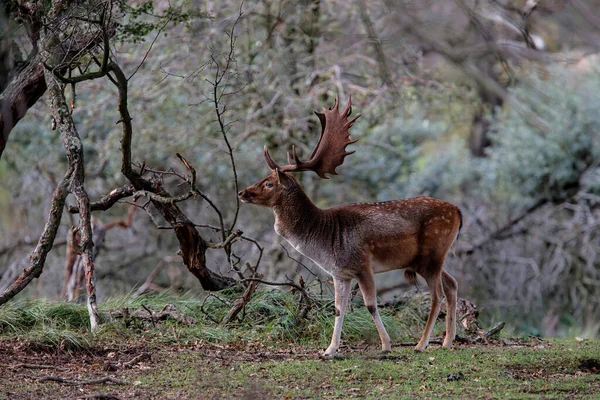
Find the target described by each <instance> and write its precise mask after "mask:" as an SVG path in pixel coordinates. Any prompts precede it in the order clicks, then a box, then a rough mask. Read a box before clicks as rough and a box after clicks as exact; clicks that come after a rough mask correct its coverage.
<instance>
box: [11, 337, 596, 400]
mask: <svg viewBox="0 0 600 400" xmlns="http://www.w3.org/2000/svg"><path fill="white" fill-rule="evenodd" d="M519 346H521V348H522V349H523V350H525V348H527V349H529V351H532V352H533V349H534V346H537V345H536V344H535V343H533V344H531V343H529V344H524V343H516V342H513V343H512V344H511V345H509V346H507V345H506V343H504V344H500V343H498V344H487V345H485V346H480V347H479V348H480V349H483V348H484V347H485V351H486V352H487V353H482V355H487V356H489V355H490V354H491V355H493V356H495V351H496V350H497V354H499V355H501V354H502V353H503V352H506V351H507V349H512V350H515V349H516V348H519ZM543 346H544V345H543ZM473 347H475V346H469V347H462V348H461V347H459V348H458V349H457V352H456V353H454V354H450V355H451V356H452V357H455V358H460V359H462V360H464V362H465V364H464V365H463V367H462V370H463V371H464V372H465V375H467V376H468V375H469V374H470V376H469V378H470V379H471V381H472V383H473V384H475V386H473V390H480V391H479V392H474V393H471V394H472V396H467V397H476V398H496V396H495V395H494V394H490V393H489V391H487V390H486V388H483V387H478V386H482V385H481V384H478V383H477V382H479V380H484V379H485V378H484V377H483V374H482V376H481V378H480V377H476V376H474V374H476V373H477V372H476V371H477V368H478V367H477V365H478V364H479V363H480V361H476V360H475V359H473V357H481V356H482V355H480V354H478V353H476V351H477V349H476V348H475V349H474V348H473ZM490 347H491V349H490ZM538 347H539V346H538ZM548 347H553V346H552V345H548ZM342 350H343V353H344V355H345V357H346V360H344V359H343V358H342V360H341V361H339V362H335V363H333V364H329V363H328V362H327V361H320V360H319V354H320V353H321V349H318V348H313V347H299V346H292V345H290V344H288V345H286V346H278V347H272V346H265V345H263V344H261V343H245V344H243V345H242V344H240V345H237V344H225V345H220V344H214V343H207V342H203V341H199V342H196V343H190V344H187V345H178V344H167V345H164V344H163V345H157V344H152V345H147V344H144V343H136V344H131V343H130V344H124V345H118V344H113V345H107V346H105V347H97V348H93V349H92V350H86V351H76V352H73V351H64V350H56V349H48V348H43V347H35V346H33V345H32V344H31V343H28V342H21V341H19V340H8V341H6V340H5V341H0V399H130V398H136V399H187V398H191V399H198V398H202V399H221V398H242V399H265V398H347V397H356V398H363V397H371V398H383V397H385V398H396V397H394V396H381V397H380V396H377V395H375V396H373V393H372V391H368V390H371V389H372V388H375V387H381V388H382V389H381V390H382V391H383V390H384V389H386V388H387V389H386V390H392V389H393V388H394V387H397V386H398V387H399V386H400V385H406V384H407V382H406V379H405V378H403V377H402V376H398V375H396V376H397V381H396V382H392V378H390V377H388V375H387V374H388V373H389V372H388V371H385V372H383V373H384V375H382V376H381V377H378V376H376V374H377V372H375V375H373V374H374V371H375V369H376V368H377V367H378V366H381V365H383V364H384V363H387V364H386V365H389V366H390V367H395V366H397V365H401V364H402V365H407V366H408V365H410V362H411V361H412V362H413V364H415V363H414V361H415V360H416V359H417V358H418V360H416V361H418V363H416V365H418V366H419V368H429V370H427V371H428V372H427V373H425V375H423V374H421V375H422V376H423V377H424V376H426V375H427V374H429V375H435V374H436V373H438V372H439V373H438V375H439V374H440V373H441V374H442V375H440V377H441V378H440V377H438V378H437V379H438V380H437V381H434V383H435V384H437V382H440V379H441V381H444V382H445V383H444V384H445V385H447V387H446V389H445V390H446V392H445V396H448V395H450V397H452V393H453V392H452V390H455V389H453V387H452V386H451V385H454V384H459V383H460V382H452V383H450V381H451V380H456V381H459V380H463V374H462V372H461V373H459V374H454V375H452V374H450V375H448V377H446V375H447V374H446V372H442V371H438V372H436V371H435V368H436V364H437V361H432V360H434V359H436V358H437V359H438V360H439V361H442V358H443V357H445V355H446V354H448V353H447V352H446V353H444V352H436V351H435V350H433V351H431V352H429V353H427V352H426V353H427V354H425V353H421V354H420V355H416V356H413V355H412V354H415V353H414V352H409V351H408V350H407V351H406V352H405V351H403V350H399V351H398V352H396V351H394V352H393V353H392V354H390V355H374V354H377V353H376V351H375V350H376V349H374V348H373V346H368V345H364V346H361V345H358V346H354V347H352V348H350V347H345V348H343V349H342ZM554 350H556V348H555V349H554ZM566 350H567V351H568V349H566ZM474 351H475V352H474ZM561 351H562V350H561ZM398 353H400V354H398ZM405 353H406V354H405ZM533 354H534V358H533V359H531V363H523V364H515V365H510V366H506V368H503V370H501V371H498V374H499V375H503V376H504V378H503V379H507V380H509V381H510V382H513V383H509V384H510V385H513V384H514V385H521V384H523V385H525V386H524V390H526V391H527V393H529V395H531V396H533V397H536V396H538V395H541V396H545V395H548V394H552V395H551V396H550V397H551V398H555V396H554V394H555V393H560V394H562V395H564V396H565V398H574V397H577V398H594V397H593V393H592V392H588V391H587V389H586V387H590V386H589V382H591V383H592V386H593V387H594V388H596V389H600V374H599V373H600V364H599V362H598V360H597V358H594V359H590V360H586V361H585V362H581V363H580V365H579V366H577V364H573V360H571V361H570V364H569V365H567V363H566V361H565V364H561V363H562V361H561V358H560V357H559V358H557V359H556V358H554V359H550V357H546V356H545V355H543V354H540V357H537V356H535V353H533ZM596 354H597V352H596V351H595V350H594V351H593V355H596ZM599 354H600V353H599ZM545 357H546V358H545ZM376 358H377V360H376V361H373V360H374V359H376ZM382 360H384V361H382ZM481 361H483V359H482V360H481ZM577 362H579V361H577ZM369 363H371V364H369ZM374 363H378V364H374ZM555 364H556V365H555ZM282 365H287V366H289V368H291V370H290V372H289V375H285V376H277V375H276V374H278V373H281V372H277V371H280V370H278V368H280V367H281V366H282ZM359 365H360V366H359ZM363 365H366V367H365V369H368V370H369V371H368V374H366V373H365V371H364V370H361V368H362V366H363ZM438 365H439V364H438ZM466 365H470V366H471V367H470V368H472V369H471V370H470V371H469V370H468V368H467V367H466ZM374 367H375V368H374ZM413 367H414V366H413ZM413 367H411V368H413ZM286 368H288V367H286ZM294 368H296V370H295V371H294V370H293V369H294ZM305 368H313V369H312V370H311V371H312V372H307V373H305V372H304V371H305ZM452 368H454V367H452ZM319 370H320V371H322V374H321V375H311V374H315V371H319ZM286 371H287V370H286ZM286 373H287V372H286ZM494 373H495V372H494ZM343 374H346V375H347V380H345V381H338V385H340V383H339V382H343V383H341V385H342V386H343V385H346V384H351V383H352V382H353V380H354V381H355V382H356V385H355V386H352V385H350V386H348V387H346V388H345V390H346V391H345V392H343V391H340V390H339V388H336V387H335V385H336V379H346V378H344V377H341V378H340V375H343ZM408 374H409V379H414V380H415V381H418V379H419V374H415V375H413V373H412V372H409V373H408ZM304 375H310V376H304ZM399 375H402V374H399ZM451 375H452V376H451ZM582 376H586V377H587V378H586V379H588V381H587V382H588V383H581V384H578V383H576V382H577V380H578V377H582ZM240 377H241V378H240ZM291 377H293V378H291ZM450 377H452V379H450ZM596 377H597V378H596ZM563 378H565V379H571V381H569V382H570V383H568V384H567V385H566V386H564V387H562V386H561V387H554V386H553V385H554V383H553V382H555V381H557V379H563ZM296 379H297V381H294V382H292V380H296ZM395 379H396V378H395ZM403 379H404V380H405V382H402V380H403ZM421 379H422V378H421ZM92 380H101V382H91V381H92ZM446 381H447V382H446ZM530 381H535V382H537V383H535V385H534V386H530V384H529V382H530ZM465 383H466V382H465ZM411 384H413V383H411V382H408V385H409V386H410V385H411ZM261 385H262V386H261ZM360 385H363V386H362V387H361V386H360ZM586 385H588V386H586ZM430 386H431V384H430V383H429V384H427V383H426V384H425V385H423V388H424V389H423V390H433V391H434V392H433V393H435V391H436V390H438V389H436V388H435V387H430ZM367 387H368V389H365V388H367ZM289 388H291V389H289ZM298 388H300V390H298ZM294 389H295V391H294ZM290 390H291V391H290ZM303 390H304V392H303ZM415 390H420V389H418V388H417V389H415ZM382 393H383V392H382ZM409 393H413V395H412V396H411V397H414V393H415V392H409ZM427 393H430V394H431V393H432V392H425V397H431V395H427ZM457 394H459V393H455V395H457ZM438 395H444V393H442V392H439V393H438ZM590 396H591V397H590ZM417 397H420V396H417Z"/></svg>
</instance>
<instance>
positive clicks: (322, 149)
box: [264, 96, 360, 179]
mask: <svg viewBox="0 0 600 400" xmlns="http://www.w3.org/2000/svg"><path fill="white" fill-rule="evenodd" d="M338 106H339V101H338V97H337V96H336V97H335V103H334V104H333V107H332V108H330V109H328V110H327V109H325V108H323V113H318V112H316V111H315V114H317V117H319V120H320V121H321V137H320V138H319V142H318V143H317V146H316V147H315V149H314V150H313V152H312V154H311V156H310V158H309V159H308V161H300V159H299V158H298V154H297V153H296V147H295V146H292V154H293V157H294V159H293V161H292V159H291V157H290V153H289V152H288V154H287V158H288V165H283V166H281V167H280V166H278V165H277V164H276V163H275V161H273V159H272V158H271V155H270V154H269V150H268V149H267V146H265V151H264V152H265V160H266V161H267V165H269V168H271V169H272V170H274V169H279V171H281V172H292V171H313V172H315V173H316V174H317V175H319V176H320V177H321V178H323V179H329V177H328V176H327V175H325V174H331V175H337V172H335V169H336V168H337V167H339V166H340V165H342V164H343V163H344V158H345V157H346V156H347V155H350V154H352V153H354V151H346V146H348V145H349V144H352V143H355V142H357V141H358V139H355V140H350V132H349V130H350V127H351V126H352V124H354V121H356V120H357V119H358V118H359V117H360V114H359V115H357V116H356V117H354V118H352V119H348V117H350V114H352V99H351V98H348V104H347V105H346V108H344V111H342V113H341V114H340V112H339V109H338Z"/></svg>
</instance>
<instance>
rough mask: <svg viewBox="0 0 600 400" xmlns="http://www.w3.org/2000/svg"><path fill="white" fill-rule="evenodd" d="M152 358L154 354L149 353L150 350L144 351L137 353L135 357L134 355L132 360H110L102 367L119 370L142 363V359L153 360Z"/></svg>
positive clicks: (106, 369)
mask: <svg viewBox="0 0 600 400" xmlns="http://www.w3.org/2000/svg"><path fill="white" fill-rule="evenodd" d="M151 359H152V354H151V353H148V352H143V353H141V354H140V355H137V356H135V357H133V358H132V359H131V360H130V361H127V362H124V363H116V364H115V363H110V362H108V361H107V362H105V363H104V366H103V367H102V369H103V370H104V371H117V370H118V369H120V368H131V367H133V366H134V365H136V364H139V363H141V362H142V361H146V360H151Z"/></svg>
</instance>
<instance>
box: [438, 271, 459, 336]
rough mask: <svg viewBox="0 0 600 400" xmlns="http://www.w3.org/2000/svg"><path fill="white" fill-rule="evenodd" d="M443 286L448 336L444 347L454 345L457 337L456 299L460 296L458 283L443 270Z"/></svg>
mask: <svg viewBox="0 0 600 400" xmlns="http://www.w3.org/2000/svg"><path fill="white" fill-rule="evenodd" d="M442 283H443V284H442V288H443V290H444V296H446V337H445V338H444V343H443V346H444V347H452V343H453V342H454V338H455V337H456V301H457V298H458V285H457V284H456V281H455V280H454V278H453V277H452V276H450V274H449V273H447V272H446V271H442Z"/></svg>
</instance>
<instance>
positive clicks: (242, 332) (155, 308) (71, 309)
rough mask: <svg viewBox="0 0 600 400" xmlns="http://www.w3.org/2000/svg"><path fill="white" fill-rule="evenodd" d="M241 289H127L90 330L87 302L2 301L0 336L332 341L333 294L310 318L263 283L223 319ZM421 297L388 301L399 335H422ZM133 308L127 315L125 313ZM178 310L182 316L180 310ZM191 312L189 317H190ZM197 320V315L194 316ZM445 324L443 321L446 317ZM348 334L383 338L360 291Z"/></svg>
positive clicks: (51, 342) (68, 340)
mask: <svg viewBox="0 0 600 400" xmlns="http://www.w3.org/2000/svg"><path fill="white" fill-rule="evenodd" d="M239 296H240V294H239V293H236V292H233V291H223V292H219V293H218V294H208V295H206V296H204V297H198V296H193V295H190V294H187V295H176V294H172V293H166V294H151V295H142V296H138V297H132V296H124V297H119V298H114V299H110V300H108V301H106V302H105V303H104V304H102V305H101V306H100V313H101V319H102V325H101V326H100V328H99V329H98V330H97V331H96V332H93V333H92V332H90V330H89V319H88V313H87V309H86V307H85V305H84V304H73V303H66V302H58V301H48V300H20V301H15V302H12V303H9V304H6V305H4V306H3V307H1V308H0V338H2V337H5V338H8V337H10V338H13V339H14V338H15V337H17V338H19V339H22V340H23V341H26V342H27V343H29V344H31V345H33V346H36V347H45V348H49V349H53V348H58V349H62V350H85V349H90V348H92V347H94V346H97V345H100V344H102V343H103V342H109V341H114V340H115V339H130V340H144V341H145V342H146V343H147V342H155V343H164V342H169V343H173V342H193V341H199V340H203V341H209V342H235V341H245V340H262V341H265V342H280V341H286V342H289V343H295V344H309V343H310V344H313V345H316V346H326V345H327V343H328V342H329V340H330V338H331V333H332V330H333V322H334V305H333V299H331V298H327V297H318V296H311V307H310V311H309V313H308V315H307V317H306V318H304V319H299V318H298V314H299V310H300V308H301V306H302V303H301V302H300V296H298V295H297V294H295V293H292V292H288V291H281V290H259V291H257V292H256V293H255V294H254V296H253V297H252V300H251V301H250V302H249V303H248V304H247V305H246V307H245V309H244V310H243V311H242V312H241V313H240V314H239V315H238V318H237V320H236V321H234V322H233V323H230V324H227V325H223V324H221V323H220V321H221V320H222V319H223V317H224V316H225V315H226V314H227V312H228V311H229V310H230V308H231V305H232V303H233V302H234V301H235V300H236V299H237V298H238V297H239ZM421 303H422V299H420V300H419V299H414V300H408V301H406V302H404V303H402V304H400V305H396V306H393V307H383V308H381V317H382V319H383V322H384V324H385V326H386V328H387V330H388V333H389V334H390V337H391V338H392V340H393V341H397V340H405V339H411V338H412V340H414V339H415V338H417V337H418V336H419V335H420V333H421V330H422V329H423V325H424V319H425V317H426V314H425V313H424V310H423V307H422V304H421ZM166 306H169V307H170V308H169V310H174V312H173V314H176V316H175V317H174V318H168V317H167V318H166V319H164V320H160V321H154V320H152V319H151V318H149V316H150V312H152V313H153V314H155V313H158V312H160V311H162V310H164V309H165V307H166ZM124 309H127V310H129V314H130V315H131V316H130V317H128V318H123V317H122V316H121V314H122V312H123V310H124ZM177 316H178V317H177ZM183 319H186V321H183ZM190 321H191V322H190ZM439 326H440V329H441V326H442V324H439ZM343 338H344V340H346V341H349V342H352V343H360V342H367V343H378V342H379V338H378V335H377V330H376V329H375V325H374V323H373V320H372V318H371V315H370V314H369V312H368V311H367V310H366V309H365V307H364V306H363V304H362V298H360V296H356V297H355V298H354V299H353V301H352V303H351V304H350V306H349V310H348V312H347V313H346V317H345V320H344V330H343Z"/></svg>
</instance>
